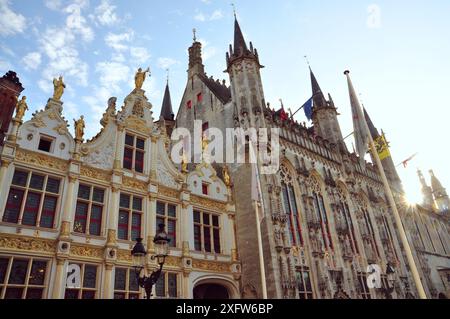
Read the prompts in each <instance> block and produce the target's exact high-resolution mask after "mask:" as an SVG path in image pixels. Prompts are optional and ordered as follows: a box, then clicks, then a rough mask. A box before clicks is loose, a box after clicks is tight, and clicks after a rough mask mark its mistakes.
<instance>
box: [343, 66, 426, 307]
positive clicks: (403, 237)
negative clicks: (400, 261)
mask: <svg viewBox="0 0 450 319" xmlns="http://www.w3.org/2000/svg"><path fill="white" fill-rule="evenodd" d="M349 73H350V72H349V71H345V72H344V74H345V75H346V76H347V78H348V80H349V82H350V83H351V80H350V76H349ZM352 86H353V84H352ZM356 107H357V108H358V113H359V114H362V110H361V107H360V106H359V103H356ZM362 120H363V123H364V129H365V130H366V132H367V133H368V134H367V135H368V136H369V145H370V150H371V152H372V155H373V157H374V158H375V162H376V164H377V167H378V172H379V173H380V175H381V179H382V181H383V185H384V189H385V191H386V194H387V197H388V201H389V205H390V206H391V207H392V211H393V213H394V219H395V223H396V224H397V228H398V231H399V233H400V239H401V241H402V244H403V247H404V249H405V253H406V258H407V259H408V263H409V268H410V270H411V273H412V276H413V280H414V283H415V285H416V288H417V291H418V293H419V298H420V299H427V295H426V293H425V290H424V288H423V285H422V282H421V280H420V275H419V271H418V270H417V266H416V263H415V261H414V257H413V254H412V251H411V247H410V245H409V242H408V238H407V237H406V233H405V229H404V228H403V224H402V220H401V218H400V214H399V212H398V210H397V204H396V203H395V200H394V195H393V194H392V191H391V187H390V186H389V182H388V180H387V178H386V174H385V173H384V169H383V164H382V163H381V160H380V157H379V156H378V152H377V149H376V147H375V143H374V141H373V138H372V134H370V130H369V126H368V125H367V122H366V119H365V118H364V116H362ZM360 156H362V155H360Z"/></svg>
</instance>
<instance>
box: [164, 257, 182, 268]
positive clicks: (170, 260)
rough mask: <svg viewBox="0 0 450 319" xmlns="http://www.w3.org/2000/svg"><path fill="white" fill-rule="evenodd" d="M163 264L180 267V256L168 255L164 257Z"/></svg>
mask: <svg viewBox="0 0 450 319" xmlns="http://www.w3.org/2000/svg"><path fill="white" fill-rule="evenodd" d="M164 265H166V266H172V267H181V258H180V257H175V256H168V257H166V262H165V263H164Z"/></svg>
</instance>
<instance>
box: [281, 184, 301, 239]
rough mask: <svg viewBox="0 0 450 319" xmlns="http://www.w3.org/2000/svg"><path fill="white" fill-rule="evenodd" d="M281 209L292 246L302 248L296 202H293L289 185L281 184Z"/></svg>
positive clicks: (293, 193)
mask: <svg viewBox="0 0 450 319" xmlns="http://www.w3.org/2000/svg"><path fill="white" fill-rule="evenodd" d="M282 193H283V207H284V212H285V214H286V215H287V216H288V226H289V238H290V240H291V244H292V245H293V246H296V245H299V246H303V245H304V242H303V235H302V227H301V221H300V216H299V213H298V208H297V202H296V200H295V191H294V187H293V186H292V185H290V184H286V183H284V182H283V183H282Z"/></svg>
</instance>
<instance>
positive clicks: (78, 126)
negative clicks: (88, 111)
mask: <svg viewBox="0 0 450 319" xmlns="http://www.w3.org/2000/svg"><path fill="white" fill-rule="evenodd" d="M73 121H74V123H75V140H77V141H82V140H83V135H84V128H85V127H86V125H85V123H84V116H83V115H81V117H80V119H79V120H78V121H77V120H75V119H74V120H73Z"/></svg>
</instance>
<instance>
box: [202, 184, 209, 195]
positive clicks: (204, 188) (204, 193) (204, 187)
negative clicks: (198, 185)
mask: <svg viewBox="0 0 450 319" xmlns="http://www.w3.org/2000/svg"><path fill="white" fill-rule="evenodd" d="M202 194H203V195H208V184H206V183H202Z"/></svg>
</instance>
